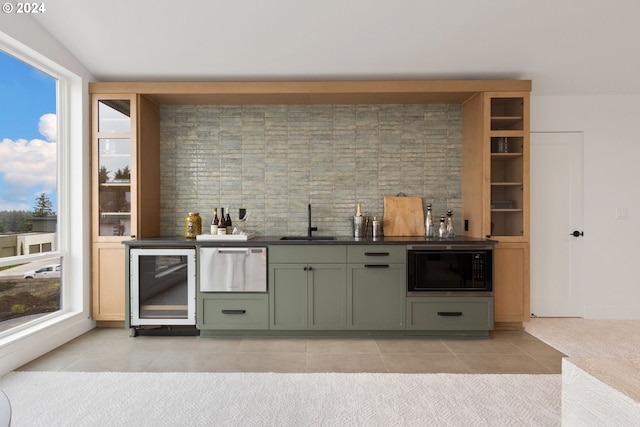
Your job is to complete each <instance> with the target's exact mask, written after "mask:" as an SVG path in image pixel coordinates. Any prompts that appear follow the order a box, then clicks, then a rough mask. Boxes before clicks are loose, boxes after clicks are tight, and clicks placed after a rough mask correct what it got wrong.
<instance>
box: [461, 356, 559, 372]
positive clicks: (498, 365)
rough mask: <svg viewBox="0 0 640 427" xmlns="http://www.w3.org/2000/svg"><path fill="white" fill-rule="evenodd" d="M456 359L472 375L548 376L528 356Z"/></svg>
mask: <svg viewBox="0 0 640 427" xmlns="http://www.w3.org/2000/svg"><path fill="white" fill-rule="evenodd" d="M456 357H457V358H458V359H459V360H460V361H461V362H462V363H463V364H464V365H465V366H466V367H467V368H468V369H469V372H471V373H472V374H549V373H550V372H549V369H547V368H546V367H545V366H543V365H542V364H540V363H538V362H537V361H535V360H534V359H533V358H531V357H530V356H527V355H526V354H524V355H510V354H506V355H505V354H497V355H494V354H485V355H483V354H478V355H471V354H464V355H456Z"/></svg>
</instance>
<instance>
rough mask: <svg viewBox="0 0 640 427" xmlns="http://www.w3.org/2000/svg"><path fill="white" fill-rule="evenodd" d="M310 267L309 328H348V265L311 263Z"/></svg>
mask: <svg viewBox="0 0 640 427" xmlns="http://www.w3.org/2000/svg"><path fill="white" fill-rule="evenodd" d="M309 267H310V268H311V270H310V271H309V287H308V289H309V300H308V303H309V305H308V307H309V312H308V317H307V320H308V322H309V323H308V325H307V326H308V328H309V329H319V330H335V329H346V327H347V266H346V265H345V264H311V265H310V266H309Z"/></svg>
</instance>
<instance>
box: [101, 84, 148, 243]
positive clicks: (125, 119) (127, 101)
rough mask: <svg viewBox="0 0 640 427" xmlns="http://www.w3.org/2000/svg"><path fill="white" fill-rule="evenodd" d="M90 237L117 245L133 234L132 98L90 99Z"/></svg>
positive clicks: (134, 118) (134, 135)
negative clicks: (91, 207) (116, 243)
mask: <svg viewBox="0 0 640 427" xmlns="http://www.w3.org/2000/svg"><path fill="white" fill-rule="evenodd" d="M91 107H92V138H91V159H92V168H91V174H92V185H91V188H92V197H91V199H92V206H93V209H92V230H93V231H92V236H93V241H94V242H121V241H122V240H124V239H125V238H128V237H129V236H131V235H135V234H136V233H137V222H136V221H135V218H136V217H137V203H136V200H135V198H136V194H137V191H136V188H137V180H136V177H137V170H138V168H137V165H136V145H137V103H136V97H135V96H133V95H113V96H99V95H93V96H92V97H91Z"/></svg>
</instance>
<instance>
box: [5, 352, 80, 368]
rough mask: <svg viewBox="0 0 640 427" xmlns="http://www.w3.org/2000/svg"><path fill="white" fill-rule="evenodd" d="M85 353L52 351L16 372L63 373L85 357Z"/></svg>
mask: <svg viewBox="0 0 640 427" xmlns="http://www.w3.org/2000/svg"><path fill="white" fill-rule="evenodd" d="M86 354H87V352H81V351H73V352H72V351H57V350H54V351H52V352H50V353H47V354H45V355H44V356H42V357H39V358H37V359H36V360H34V361H32V362H30V363H27V364H26V365H23V366H21V367H20V368H19V369H17V370H18V371H64V370H66V369H65V368H66V367H67V366H68V365H69V364H71V363H72V362H75V361H76V360H79V359H81V358H82V357H85V356H86Z"/></svg>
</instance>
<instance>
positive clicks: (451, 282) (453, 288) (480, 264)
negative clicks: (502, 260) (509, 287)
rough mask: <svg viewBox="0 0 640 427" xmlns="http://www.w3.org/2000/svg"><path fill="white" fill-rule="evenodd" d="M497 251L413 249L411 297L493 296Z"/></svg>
mask: <svg viewBox="0 0 640 427" xmlns="http://www.w3.org/2000/svg"><path fill="white" fill-rule="evenodd" d="M492 276H493V249H492V248H491V247H490V246H489V247H486V246H481V247H473V248H470V247H460V248H457V247H453V246H448V247H431V248H430V247H428V246H409V247H408V249H407V295H408V296H426V295H433V294H434V293H436V292H439V293H447V294H449V293H454V294H465V295H468V294H469V293H471V292H474V293H478V294H486V295H490V294H491V292H493V279H492Z"/></svg>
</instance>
